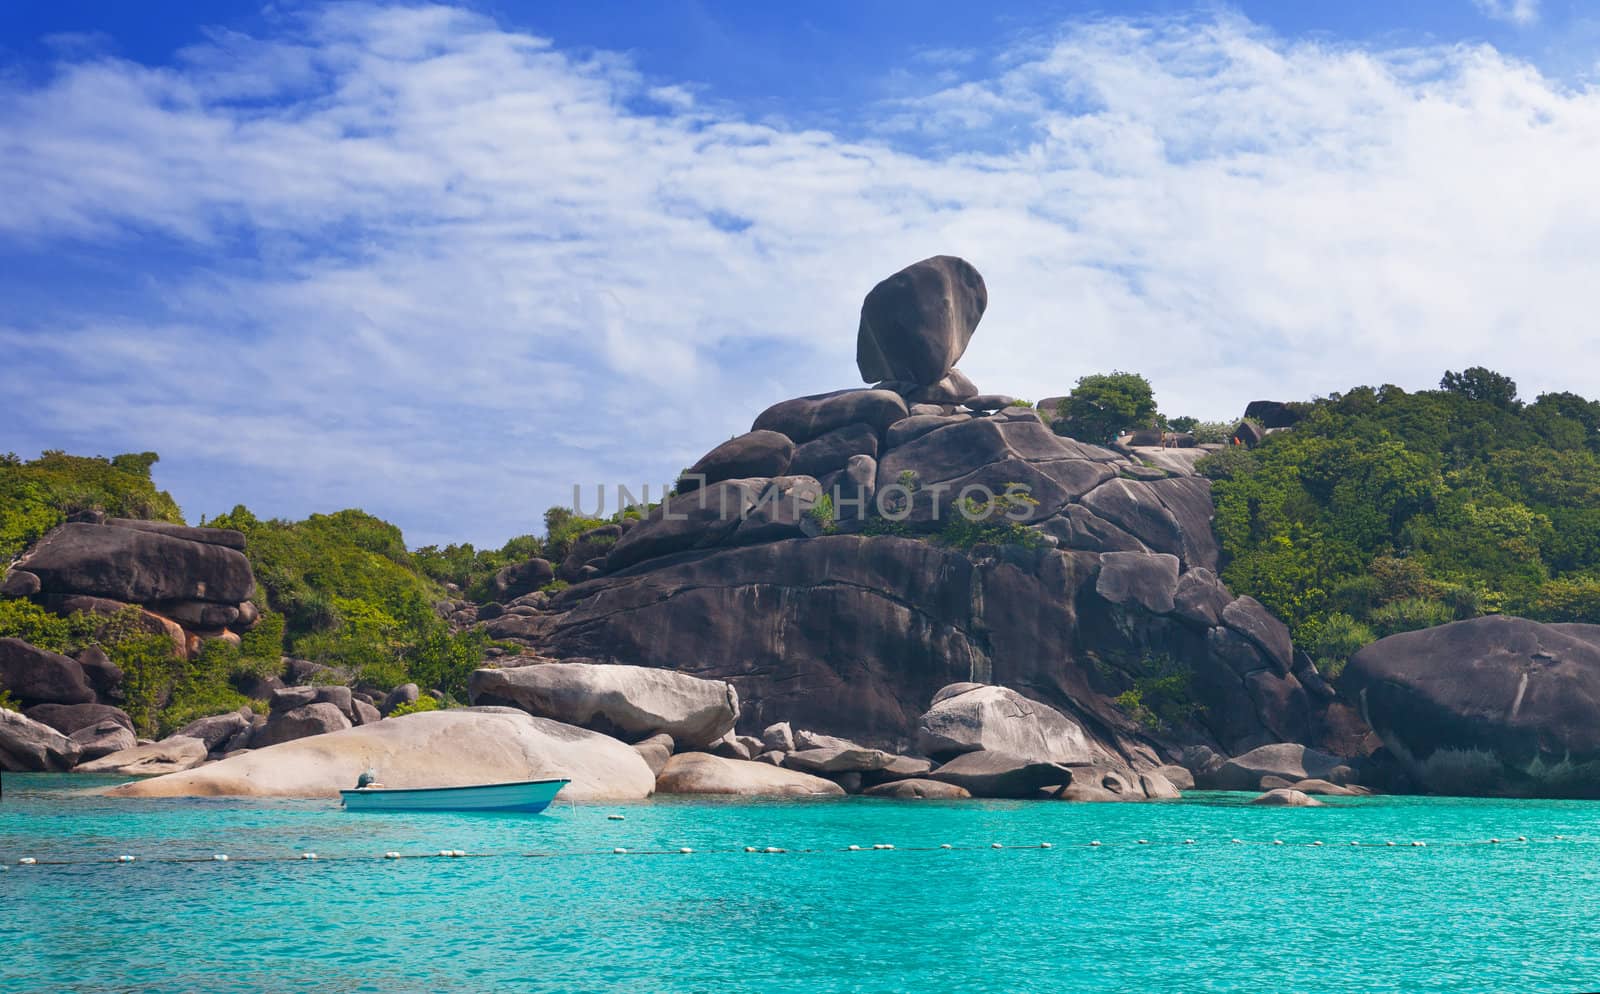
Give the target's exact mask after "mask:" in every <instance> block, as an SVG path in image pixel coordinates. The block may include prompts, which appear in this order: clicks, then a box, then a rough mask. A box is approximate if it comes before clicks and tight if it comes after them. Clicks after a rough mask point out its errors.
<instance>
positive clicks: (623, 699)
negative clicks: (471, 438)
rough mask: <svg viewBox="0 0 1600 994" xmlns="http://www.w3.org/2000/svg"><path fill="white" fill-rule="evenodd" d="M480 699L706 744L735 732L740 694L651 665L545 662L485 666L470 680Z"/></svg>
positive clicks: (614, 730)
mask: <svg viewBox="0 0 1600 994" xmlns="http://www.w3.org/2000/svg"><path fill="white" fill-rule="evenodd" d="M467 693H468V694H469V695H470V696H471V699H472V702H473V703H474V704H504V705H509V706H512V707H518V708H521V709H523V710H525V711H527V712H529V713H530V714H535V715H540V716H542V717H546V718H553V719H555V720H557V721H561V722H565V723H566V724H569V725H577V726H579V727H582V728H590V729H593V730H595V731H600V732H605V733H607V734H616V735H619V736H620V737H622V738H639V737H642V736H646V735H652V734H654V733H656V732H666V733H667V734H669V735H671V736H672V737H673V739H674V740H675V741H676V742H677V743H678V744H679V745H680V746H683V747H687V748H689V749H704V748H708V747H710V746H711V745H713V744H714V743H716V742H717V741H719V740H720V739H722V737H723V736H725V735H727V734H728V733H729V732H730V731H732V730H733V726H734V722H735V721H736V720H737V719H738V717H739V695H738V694H737V693H736V692H735V691H734V689H733V687H732V685H731V684H728V683H726V682H725V681H722V680H702V679H699V678H698V677H693V676H689V675H688V674H685V673H677V672H674V671H672V670H666V669H656V668H653V667H648V666H624V665H620V664H616V665H611V664H595V663H545V664H541V665H537V666H520V667H517V668H515V669H480V670H476V671H474V672H473V674H472V676H471V677H469V678H468V681H467Z"/></svg>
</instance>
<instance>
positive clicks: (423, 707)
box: [389, 694, 439, 718]
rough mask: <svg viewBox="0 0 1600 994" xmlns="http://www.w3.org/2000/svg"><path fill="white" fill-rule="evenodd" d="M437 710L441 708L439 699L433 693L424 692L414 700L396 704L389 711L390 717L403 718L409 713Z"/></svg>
mask: <svg viewBox="0 0 1600 994" xmlns="http://www.w3.org/2000/svg"><path fill="white" fill-rule="evenodd" d="M437 710H439V701H438V699H437V698H435V697H434V696H433V695H432V694H422V695H420V696H419V697H418V698H417V699H416V700H414V701H408V702H406V703H404V704H398V705H396V706H395V709H394V710H393V711H390V712H389V717H391V718H402V717H404V716H406V715H408V714H416V713H417V712H419V711H437Z"/></svg>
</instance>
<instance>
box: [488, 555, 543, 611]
mask: <svg viewBox="0 0 1600 994" xmlns="http://www.w3.org/2000/svg"><path fill="white" fill-rule="evenodd" d="M555 578H556V568H555V567H554V566H553V565H551V563H550V562H549V561H548V560H545V559H539V558H533V559H529V560H527V561H525V562H520V563H513V564H512V565H510V566H503V567H501V568H500V570H499V571H498V572H497V573H495V575H494V579H493V580H492V581H490V590H491V592H492V593H493V595H494V598H495V600H497V601H512V600H516V599H517V598H519V597H525V596H527V595H528V594H531V593H533V592H534V591H536V590H538V589H539V588H540V587H543V586H546V585H548V584H549V583H550V582H551V581H553V580H554V579H555Z"/></svg>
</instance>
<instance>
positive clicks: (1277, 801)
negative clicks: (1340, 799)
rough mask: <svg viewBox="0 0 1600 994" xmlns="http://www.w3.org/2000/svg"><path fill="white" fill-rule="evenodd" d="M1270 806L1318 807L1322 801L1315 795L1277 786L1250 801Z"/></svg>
mask: <svg viewBox="0 0 1600 994" xmlns="http://www.w3.org/2000/svg"><path fill="white" fill-rule="evenodd" d="M1250 803H1251V804H1259V805H1262V806H1263V807H1270V808H1320V807H1322V802H1321V801H1319V800H1317V799H1316V798H1315V797H1310V796H1308V795H1306V794H1304V793H1301V792H1300V791H1298V790H1289V789H1288V788H1285V787H1279V788H1277V789H1275V790H1269V791H1267V792H1266V793H1265V794H1262V795H1261V796H1260V797H1258V798H1256V799H1255V800H1253V801H1251V802H1250Z"/></svg>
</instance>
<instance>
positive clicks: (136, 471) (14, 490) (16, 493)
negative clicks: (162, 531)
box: [0, 451, 183, 563]
mask: <svg viewBox="0 0 1600 994" xmlns="http://www.w3.org/2000/svg"><path fill="white" fill-rule="evenodd" d="M157 458H158V457H157V456H156V454H155V453H154V452H141V453H137V454H134V453H130V454H127V455H120V456H115V457H113V458H111V459H106V458H103V457H100V456H93V457H86V456H69V455H67V454H66V453H64V452H59V451H48V452H44V453H42V454H41V455H40V456H39V458H37V459H34V460H32V461H27V462H25V461H23V460H21V459H18V458H17V457H16V455H14V454H8V455H6V456H5V457H3V458H0V563H5V562H9V561H10V560H11V559H13V558H15V557H16V556H18V555H20V554H21V553H22V551H23V550H24V549H26V548H27V547H28V546H30V545H32V544H33V543H34V542H35V541H37V540H38V539H39V537H40V536H42V535H43V534H44V533H45V532H47V531H49V530H50V529H52V528H54V527H55V526H56V525H59V524H60V523H61V522H63V521H65V520H66V518H67V516H68V515H70V514H74V513H76V512H78V511H91V510H92V511H104V512H105V513H107V514H109V515H111V516H113V517H118V518H146V519H152V520H159V521H170V522H173V523H175V524H182V523H183V515H182V513H180V511H179V510H178V505H177V504H176V503H175V502H174V501H173V499H172V495H171V494H168V493H167V492H166V491H164V490H157V489H156V486H155V484H154V483H153V482H151V479H150V467H151V466H153V465H154V464H155V462H156V460H157Z"/></svg>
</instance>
